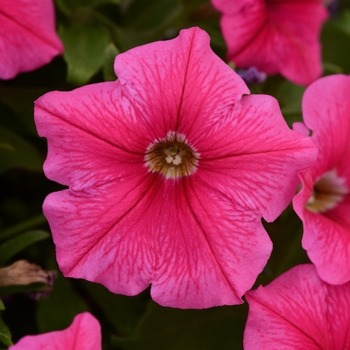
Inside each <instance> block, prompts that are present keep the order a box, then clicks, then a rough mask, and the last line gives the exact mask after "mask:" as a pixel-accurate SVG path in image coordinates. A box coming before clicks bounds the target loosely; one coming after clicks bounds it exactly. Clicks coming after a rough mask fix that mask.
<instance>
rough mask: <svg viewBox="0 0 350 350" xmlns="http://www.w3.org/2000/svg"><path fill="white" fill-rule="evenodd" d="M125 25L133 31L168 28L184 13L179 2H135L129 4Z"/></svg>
mask: <svg viewBox="0 0 350 350" xmlns="http://www.w3.org/2000/svg"><path fill="white" fill-rule="evenodd" d="M128 4H130V5H128V7H127V10H126V11H125V13H124V23H125V25H126V26H127V27H128V28H133V30H151V29H154V28H156V27H159V26H162V27H166V26H168V25H169V24H170V23H171V22H172V21H173V20H174V19H175V18H176V17H177V16H179V15H180V13H181V12H182V6H181V5H180V4H179V2H178V1H177V0H168V1H164V0H147V1H145V0H133V1H129V2H128Z"/></svg>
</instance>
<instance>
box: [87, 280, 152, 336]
mask: <svg viewBox="0 0 350 350" xmlns="http://www.w3.org/2000/svg"><path fill="white" fill-rule="evenodd" d="M83 286H84V289H85V290H86V291H87V293H88V294H89V295H90V296H91V297H93V300H94V301H95V302H96V303H97V305H98V306H99V308H100V309H101V310H102V312H103V314H104V315H105V317H106V318H107V319H108V320H109V322H110V323H111V324H112V326H113V328H114V332H117V333H119V334H121V335H123V336H127V335H130V334H131V333H132V332H134V330H135V328H136V325H137V323H138V321H139V319H140V317H141V315H142V314H143V313H144V312H145V299H146V298H147V299H146V300H148V298H149V292H148V291H146V292H145V293H147V294H145V293H141V294H139V295H136V296H133V297H130V296H125V295H118V294H113V293H111V292H110V291H109V290H108V289H106V288H105V287H104V286H102V285H100V284H97V283H92V282H86V281H84V283H83Z"/></svg>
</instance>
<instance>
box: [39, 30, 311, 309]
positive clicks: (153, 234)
mask: <svg viewBox="0 0 350 350" xmlns="http://www.w3.org/2000/svg"><path fill="white" fill-rule="evenodd" d="M116 71H117V74H118V78H119V80H118V81H116V82H112V83H101V84H94V85H90V86H85V87H82V88H79V89H76V90H74V91H71V92H51V93H48V94H46V95H44V96H42V97H41V98H39V99H38V100H37V101H36V102H35V122H36V125H37V128H38V132H39V134H40V135H41V136H44V137H46V138H47V139H48V149H49V151H48V157H47V160H46V161H45V164H44V170H45V174H46V175H47V177H49V178H50V179H52V180H54V181H57V182H59V183H61V184H63V185H66V186H68V187H69V188H68V189H66V190H64V191H61V192H56V193H52V194H51V195H49V196H48V197H47V199H46V200H45V202H44V206H43V209H44V213H45V215H46V217H47V218H48V221H49V224H50V227H51V230H52V235H53V239H54V242H55V245H56V252H57V261H58V263H59V266H60V268H61V270H62V271H63V273H64V274H65V275H66V276H71V277H76V278H85V279H87V280H90V281H94V282H98V283H102V284H104V285H105V286H106V287H107V288H109V289H110V290H111V291H112V292H115V293H122V294H126V295H134V294H136V293H139V292H141V291H142V290H143V289H145V288H147V286H148V285H149V284H151V295H152V297H153V298H154V300H156V301H157V302H158V303H160V304H162V305H167V306H173V307H181V308H203V307H210V306H215V305H223V304H230V305H231V304H236V303H240V302H241V297H242V295H243V294H244V293H245V291H246V290H247V289H249V288H251V286H252V285H253V283H254V280H255V279H256V276H257V275H258V274H259V273H260V272H261V271H262V269H263V267H264V265H265V264H266V261H267V259H268V257H269V255H270V252H271V242H270V240H269V238H268V236H267V235H266V232H265V231H264V229H263V227H262V224H261V222H260V220H261V217H262V216H264V217H265V218H266V219H267V220H273V219H274V218H276V216H277V215H278V214H279V213H280V212H281V211H282V210H283V209H284V208H285V206H286V205H287V204H288V202H289V200H290V197H291V195H292V193H293V191H294V190H295V187H296V183H297V181H298V178H297V173H298V172H299V171H301V170H303V169H304V168H306V167H307V166H309V165H310V164H311V162H312V161H313V160H314V158H315V147H314V145H313V144H312V143H311V142H310V140H309V139H307V138H306V137H304V136H303V135H301V134H299V133H295V132H293V131H291V130H290V129H289V128H288V127H287V125H286V123H285V122H284V121H283V118H282V116H281V114H280V112H279V110H278V105H277V102H276V100H274V99H272V98H269V97H267V96H255V97H247V96H246V97H243V98H242V95H243V94H245V93H248V92H249V91H248V89H247V87H246V85H245V84H244V83H243V81H242V80H241V79H240V78H239V77H238V76H237V74H236V73H235V72H234V71H233V70H231V69H230V68H228V66H227V65H225V63H223V62H222V61H221V60H220V59H219V58H218V57H217V56H215V55H214V53H213V52H212V51H211V49H210V47H209V38H208V35H207V34H206V33H205V32H203V31H202V30H200V29H199V28H192V29H188V30H183V31H181V33H180V35H179V37H177V38H175V39H173V40H169V41H164V42H158V43H153V44H149V45H145V46H142V47H139V48H135V49H133V50H130V51H128V52H126V53H123V54H121V55H119V56H118V57H117V58H116ZM174 135H175V136H176V137H175V136H174ZM179 145H181V147H182V148H177V147H179ZM173 152H175V153H173ZM189 160H190V161H191V162H189ZM169 169H176V170H177V171H178V172H175V173H172V172H171V170H170V171H169V172H168V170H169ZM179 169H180V170H179ZM174 174H175V175H174ZM276 189H277V190H278V191H276ZM218 290H220V292H218Z"/></svg>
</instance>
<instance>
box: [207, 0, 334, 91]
mask: <svg viewBox="0 0 350 350" xmlns="http://www.w3.org/2000/svg"><path fill="white" fill-rule="evenodd" d="M212 3H213V5H214V6H215V7H216V8H217V9H218V10H219V11H220V12H222V17H221V21H220V25H221V30H222V33H223V36H224V39H225V41H226V44H227V48H228V52H227V57H228V59H229V60H231V61H233V62H234V63H235V64H236V65H237V66H238V67H239V68H249V67H251V66H255V67H256V68H257V69H258V70H259V71H262V72H265V73H266V74H268V75H273V74H277V73H280V74H281V75H283V76H284V77H285V78H287V79H288V80H291V81H292V82H294V83H296V84H300V85H308V84H310V83H311V82H313V81H314V80H316V79H317V78H318V77H319V76H320V75H321V73H322V65H321V46H320V42H319V35H320V29H321V25H322V23H323V22H324V21H325V20H326V18H327V16H328V14H327V10H326V9H325V8H324V7H323V0H303V1H295V0H212Z"/></svg>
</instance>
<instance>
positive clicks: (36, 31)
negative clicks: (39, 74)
mask: <svg viewBox="0 0 350 350" xmlns="http://www.w3.org/2000/svg"><path fill="white" fill-rule="evenodd" d="M0 22H1V27H0V52H2V53H5V52H6V54H2V55H1V59H0V78H1V79H12V78H13V77H15V76H16V75H17V74H18V73H20V72H27V71H31V70H34V69H36V68H39V67H41V66H42V65H44V64H46V63H48V62H50V61H51V60H52V58H53V57H54V56H56V55H58V54H60V53H62V51H63V46H62V43H61V41H60V39H59V38H58V36H57V34H56V32H55V13H54V6H53V1H52V0H31V1H27V0H2V1H1V3H0Z"/></svg>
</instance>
